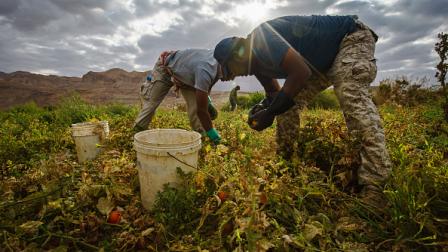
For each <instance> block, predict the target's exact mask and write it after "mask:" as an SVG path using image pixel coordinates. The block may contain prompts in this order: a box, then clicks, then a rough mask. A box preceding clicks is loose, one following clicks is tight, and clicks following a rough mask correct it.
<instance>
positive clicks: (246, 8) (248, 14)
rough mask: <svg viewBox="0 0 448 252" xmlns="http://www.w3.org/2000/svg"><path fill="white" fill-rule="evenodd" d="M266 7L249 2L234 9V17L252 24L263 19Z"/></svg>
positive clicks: (266, 11)
mask: <svg viewBox="0 0 448 252" xmlns="http://www.w3.org/2000/svg"><path fill="white" fill-rule="evenodd" d="M267 13H268V7H267V6H266V5H265V4H263V3H261V2H249V3H245V4H241V5H238V6H237V7H236V16H237V17H240V18H242V19H246V20H248V21H250V22H252V23H256V22H260V21H261V20H263V19H265V17H266V15H267Z"/></svg>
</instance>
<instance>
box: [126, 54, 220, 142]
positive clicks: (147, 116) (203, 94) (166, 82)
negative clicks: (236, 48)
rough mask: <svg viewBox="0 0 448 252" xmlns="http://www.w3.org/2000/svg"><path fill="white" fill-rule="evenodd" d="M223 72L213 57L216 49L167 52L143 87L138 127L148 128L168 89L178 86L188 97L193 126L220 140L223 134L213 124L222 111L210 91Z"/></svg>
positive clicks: (139, 129) (215, 139)
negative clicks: (214, 102) (216, 106)
mask: <svg viewBox="0 0 448 252" xmlns="http://www.w3.org/2000/svg"><path fill="white" fill-rule="evenodd" d="M221 76H222V74H221V70H220V66H219V64H218V62H217V61H216V60H215V58H213V51H212V50H206V49H187V50H180V51H166V52H163V53H162V54H161V55H160V56H159V58H158V60H157V62H156V64H155V66H154V68H153V70H152V73H151V75H150V76H148V77H147V79H146V81H145V82H144V83H143V85H142V87H141V90H140V95H141V97H142V99H143V107H142V110H141V111H140V113H139V115H138V116H137V118H136V120H135V123H134V130H135V131H141V130H145V129H147V128H148V126H149V123H150V122H151V119H152V117H153V116H154V113H155V111H156V109H157V108H158V107H159V105H160V103H161V102H162V101H163V99H164V98H165V96H166V95H167V94H168V91H169V90H170V89H171V88H172V87H173V86H176V88H177V89H179V90H180V92H181V93H182V96H183V97H184V99H185V102H186V105H187V113H188V118H189V119H190V126H191V128H192V129H193V130H195V131H197V132H199V133H206V134H207V136H208V137H209V138H210V139H211V140H212V141H213V142H214V143H219V141H220V140H221V137H220V136H219V134H218V132H217V131H216V130H215V129H214V128H213V124H212V120H213V119H215V118H216V117H217V115H218V114H217V110H216V109H215V108H214V107H213V104H212V102H211V99H210V96H209V93H210V89H211V88H212V86H213V85H214V84H215V83H216V82H217V80H218V79H220V78H221ZM204 124H205V125H204Z"/></svg>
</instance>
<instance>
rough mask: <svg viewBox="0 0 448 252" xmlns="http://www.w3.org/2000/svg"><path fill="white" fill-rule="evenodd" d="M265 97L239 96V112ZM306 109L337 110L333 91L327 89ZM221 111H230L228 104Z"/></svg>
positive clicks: (259, 94) (257, 93)
mask: <svg viewBox="0 0 448 252" xmlns="http://www.w3.org/2000/svg"><path fill="white" fill-rule="evenodd" d="M264 97H265V95H264V93H262V92H255V93H251V94H249V95H239V96H238V97H237V105H238V108H239V109H241V110H245V109H250V108H251V107H253V106H254V105H255V104H257V103H259V102H260V101H261V100H263V99H264ZM308 108H311V109H313V108H322V109H338V108H339V102H338V99H337V97H336V95H335V93H334V90H333V89H327V90H325V91H323V92H321V93H319V94H317V95H316V97H315V98H314V99H313V100H312V101H311V102H310V104H308ZM221 109H222V110H223V111H230V102H226V103H225V104H224V105H223V106H222V108H221Z"/></svg>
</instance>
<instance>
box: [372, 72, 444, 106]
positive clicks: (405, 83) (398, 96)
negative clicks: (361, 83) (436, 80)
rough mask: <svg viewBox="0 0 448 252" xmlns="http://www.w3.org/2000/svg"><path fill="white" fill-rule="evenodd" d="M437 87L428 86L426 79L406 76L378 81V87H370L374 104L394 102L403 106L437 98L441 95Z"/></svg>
mask: <svg viewBox="0 0 448 252" xmlns="http://www.w3.org/2000/svg"><path fill="white" fill-rule="evenodd" d="M440 91H441V90H439V89H438V88H437V87H429V86H428V79H427V78H425V77H423V78H417V79H415V80H410V79H408V78H407V77H406V76H402V77H400V78H396V79H385V80H382V81H380V85H379V86H378V87H374V88H373V89H372V93H373V94H372V98H373V101H374V102H375V104H377V105H382V104H384V103H388V102H389V103H394V104H399V105H404V106H415V105H419V104H423V103H428V102H431V101H437V100H439V97H440V96H441V93H440Z"/></svg>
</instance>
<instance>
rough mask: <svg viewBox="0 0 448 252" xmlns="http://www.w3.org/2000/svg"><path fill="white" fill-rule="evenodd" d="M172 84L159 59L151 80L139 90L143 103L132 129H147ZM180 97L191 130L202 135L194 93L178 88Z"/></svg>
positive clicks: (192, 90) (191, 90)
mask: <svg viewBox="0 0 448 252" xmlns="http://www.w3.org/2000/svg"><path fill="white" fill-rule="evenodd" d="M173 85H174V83H173V82H172V81H171V76H170V75H169V74H168V73H167V72H166V71H165V69H164V66H163V65H161V64H160V59H159V60H158V61H157V63H156V64H155V66H154V68H153V71H152V80H151V81H150V82H149V81H145V82H144V83H143V84H142V86H141V89H140V97H141V99H142V101H143V106H142V110H141V111H140V113H139V115H138V116H137V118H136V120H135V122H134V127H135V126H138V127H140V128H145V129H146V128H147V127H148V125H149V123H150V122H151V120H152V117H153V116H154V114H155V111H156V109H157V108H158V107H159V105H160V103H162V101H163V99H164V98H165V96H166V95H167V94H168V92H169V90H170V89H171V87H172V86H173ZM180 91H181V93H182V96H183V97H184V99H185V102H186V104H187V113H188V118H189V119H190V126H191V128H192V129H193V130H195V131H197V132H199V133H202V132H204V129H203V127H202V124H201V121H200V120H199V117H198V116H197V104H196V91H195V90H194V89H191V88H182V87H181V88H180Z"/></svg>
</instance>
